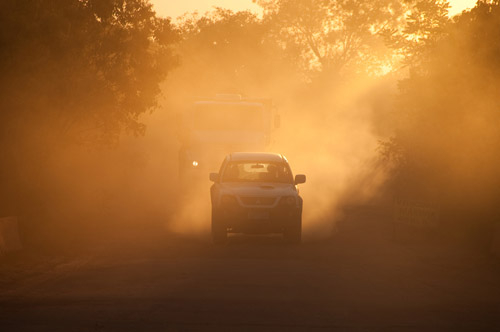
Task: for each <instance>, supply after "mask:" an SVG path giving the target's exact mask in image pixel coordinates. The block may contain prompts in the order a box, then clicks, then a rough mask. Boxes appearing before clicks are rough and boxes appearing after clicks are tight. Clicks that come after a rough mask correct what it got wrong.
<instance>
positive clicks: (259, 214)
mask: <svg viewBox="0 0 500 332" xmlns="http://www.w3.org/2000/svg"><path fill="white" fill-rule="evenodd" d="M248 219H269V212H268V211H250V212H248Z"/></svg>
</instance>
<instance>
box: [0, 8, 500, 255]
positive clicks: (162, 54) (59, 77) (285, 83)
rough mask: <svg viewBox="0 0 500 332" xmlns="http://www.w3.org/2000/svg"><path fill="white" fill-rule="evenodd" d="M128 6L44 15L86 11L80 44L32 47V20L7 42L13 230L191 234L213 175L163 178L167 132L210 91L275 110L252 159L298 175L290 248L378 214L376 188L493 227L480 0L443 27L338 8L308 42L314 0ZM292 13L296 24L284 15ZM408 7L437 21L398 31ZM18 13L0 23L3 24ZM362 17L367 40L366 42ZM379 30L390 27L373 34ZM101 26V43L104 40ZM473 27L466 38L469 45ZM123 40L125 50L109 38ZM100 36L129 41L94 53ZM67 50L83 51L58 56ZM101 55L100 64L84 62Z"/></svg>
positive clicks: (493, 82) (488, 70)
mask: <svg viewBox="0 0 500 332" xmlns="http://www.w3.org/2000/svg"><path fill="white" fill-rule="evenodd" d="M136 2H137V5H138V6H142V7H143V9H144V13H146V14H147V15H146V14H145V16H144V17H142V16H141V17H135V16H134V15H132V14H133V13H131V15H126V14H127V13H125V12H123V11H121V9H120V10H118V9H117V10H116V13H115V14H113V15H124V17H123V19H124V20H131V22H129V23H127V24H122V25H121V24H119V23H117V22H118V21H116V22H115V21H113V20H107V19H106V17H105V15H111V14H109V13H108V11H107V9H106V8H97V7H95V8H94V7H92V6H90V2H88V3H87V2H78V1H77V2H75V3H74V6H75V7H74V8H73V7H71V6H69V5H68V7H61V8H60V9H58V10H59V11H58V12H57V13H58V15H60V17H68V15H66V14H67V12H66V11H72V10H82V11H83V12H85V13H91V14H92V15H90V14H89V15H87V16H82V17H80V18H79V19H80V20H81V22H79V24H80V25H81V27H82V29H83V28H84V27H88V26H90V25H89V24H90V23H92V24H94V23H96V17H100V16H103V18H102V19H99V20H98V22H105V23H106V24H110V25H113V24H115V25H116V26H115V28H116V29H115V30H113V29H107V28H106V27H103V26H101V25H97V26H98V27H99V28H96V30H95V31H94V32H95V33H96V35H95V36H93V37H95V38H93V37H92V36H91V37H89V36H88V35H86V34H77V35H75V36H73V37H68V38H66V37H64V36H60V35H59V34H57V33H54V34H53V35H51V36H52V37H50V38H55V39H57V38H61V40H60V43H61V45H63V46H64V45H66V46H67V47H66V48H65V47H63V46H61V47H59V46H57V45H59V44H57V43H51V42H46V43H42V45H41V46H40V45H39V44H38V39H37V38H38V37H37V36H39V29H38V28H37V26H36V25H34V26H33V27H31V26H30V27H25V28H26V31H25V33H26V34H27V35H29V36H31V37H30V38H31V39H29V38H25V39H23V40H22V41H19V42H20V43H21V44H19V45H17V44H16V45H14V46H12V45H11V46H12V47H11V51H12V52H11V53H12V54H13V55H15V56H12V58H13V59H14V58H16V59H19V60H18V61H14V60H12V61H11V62H8V63H10V65H6V66H4V67H5V68H7V67H9V66H10V67H9V68H10V69H9V71H6V75H5V77H4V78H3V79H2V82H1V83H2V87H3V88H4V90H5V91H4V92H3V96H4V98H2V99H1V100H2V102H1V103H2V105H3V106H2V109H5V110H9V112H7V111H6V112H4V113H3V114H1V119H0V120H2V121H1V123H2V126H3V127H2V136H1V137H0V144H1V147H2V150H3V151H4V154H5V160H7V162H6V163H5V165H3V167H2V169H1V171H2V173H1V174H0V179H1V180H2V184H3V188H2V192H1V197H2V202H1V203H0V209H1V212H2V214H4V215H19V216H20V218H21V220H24V221H23V225H24V226H23V227H25V235H26V237H27V238H29V239H31V240H32V241H35V242H36V241H37V240H41V239H45V240H47V239H48V241H47V242H57V241H62V242H65V243H67V245H68V246H71V245H73V244H74V243H75V242H77V241H79V239H93V238H100V239H101V240H105V241H108V240H112V239H115V238H116V239H117V238H119V237H120V236H132V237H133V236H138V235H139V234H141V230H158V229H161V231H162V232H174V233H178V234H184V235H188V236H194V237H196V238H200V239H204V240H208V239H209V236H208V235H209V230H210V218H211V216H210V195H209V188H210V182H209V180H208V173H209V172H210V171H217V168H216V167H215V169H210V170H206V174H203V176H202V178H201V179H200V180H199V182H197V183H195V184H192V183H191V184H189V185H186V184H184V183H182V182H181V181H180V179H179V149H180V147H181V137H182V136H183V135H184V134H185V132H183V130H184V128H183V127H182V126H181V124H180V122H179V118H181V117H182V114H183V113H184V112H185V109H186V107H188V105H189V103H190V100H192V99H193V98H197V97H214V96H215V95H216V94H219V93H222V94H240V95H242V96H244V97H249V98H269V99H271V100H272V101H273V103H274V104H275V105H276V110H277V112H278V113H279V114H280V116H281V127H280V128H279V129H276V130H275V131H274V132H273V134H272V137H271V143H270V144H269V145H268V146H267V147H266V148H265V150H267V151H271V152H276V153H282V154H284V155H285V156H286V157H287V158H288V160H289V161H290V165H291V167H292V170H293V172H294V174H306V176H307V182H306V183H305V184H302V185H299V189H300V193H301V196H302V197H303V199H304V212H303V226H304V233H305V239H306V240H310V241H314V240H317V239H322V238H324V237H330V236H331V235H332V233H333V232H334V231H335V225H336V222H337V221H339V220H341V219H342V218H343V213H344V210H345V209H346V208H347V207H349V206H355V205H359V204H372V203H375V202H376V203H377V204H384V200H387V197H388V196H386V190H387V188H389V189H391V190H393V192H392V194H396V195H401V196H405V197H419V198H420V197H424V198H425V199H429V200H432V199H435V198H436V197H437V199H439V200H441V203H442V206H445V207H447V208H449V209H450V210H451V209H453V207H454V206H461V204H462V203H464V202H467V204H469V203H470V204H469V205H466V204H463V206H467V208H469V210H470V211H468V213H469V216H470V215H473V213H474V211H487V212H488V213H489V212H491V213H490V214H491V215H490V216H487V218H489V219H491V220H493V218H494V216H495V215H496V213H497V209H496V208H495V205H496V204H497V197H498V195H497V194H498V178H499V177H498V167H497V165H498V164H499V160H498V154H497V153H496V151H497V150H498V149H497V148H498V141H499V138H498V128H497V126H496V123H498V121H497V120H498V119H497V113H498V112H497V111H498V95H499V93H498V86H499V85H498V84H497V83H498V75H496V74H497V73H498V68H497V67H498V61H497V58H495V56H496V55H497V54H498V52H497V50H496V49H495V48H494V47H493V46H488V45H490V44H491V45H493V44H492V43H486V42H481V40H497V38H496V37H497V36H496V35H495V34H494V31H498V29H496V28H495V27H496V26H495V25H494V22H495V21H494V20H492V21H488V20H483V17H486V16H487V15H492V16H493V15H498V12H499V11H498V3H497V2H487V1H482V2H480V3H478V5H477V6H476V8H475V9H473V10H472V11H471V12H468V13H464V14H463V15H461V16H459V17H455V18H454V19H453V21H450V19H449V18H448V16H447V5H446V3H444V2H436V3H434V5H433V6H430V7H425V8H423V7H419V6H417V5H416V6H415V7H411V8H410V7H407V6H411V4H408V3H407V2H397V1H394V2H391V4H388V6H390V7H391V10H386V11H384V10H379V9H378V8H373V6H371V5H369V4H368V3H364V2H359V3H358V4H359V12H356V13H357V14H356V15H357V16H356V15H351V14H352V13H351V12H350V11H351V10H354V9H352V8H350V7H349V8H343V7H342V6H340V5H339V6H340V7H338V8H337V9H338V10H341V11H344V12H343V13H344V14H345V17H344V18H345V22H344V23H345V24H344V25H339V26H334V28H332V29H333V30H332V31H331V34H326V35H325V34H322V33H323V32H324V30H323V29H324V28H325V26H328V27H332V26H333V25H334V24H337V23H338V21H336V19H335V18H332V17H331V15H330V16H329V14H328V13H329V11H328V10H326V11H325V8H324V7H321V6H322V5H321V4H320V2H314V3H315V4H317V5H319V6H320V7H319V8H317V10H311V11H305V12H304V11H302V10H301V8H302V7H301V6H304V3H302V2H297V3H294V2H286V3H287V4H286V6H285V5H283V7H280V6H281V2H273V1H262V2H258V3H259V4H260V5H262V6H264V7H265V8H264V14H263V16H262V17H259V16H257V15H255V14H252V13H251V12H232V11H229V10H224V9H221V8H219V9H215V10H213V11H212V12H209V13H207V14H205V15H204V16H199V15H197V14H186V15H185V16H183V17H180V18H178V19H177V20H176V21H175V23H172V21H171V20H169V19H165V20H159V19H157V18H155V17H154V12H153V11H152V9H151V7H150V6H149V5H148V4H147V2H141V1H136ZM273 3H274V4H275V6H274V5H272V4H273ZM283 3H284V2H283ZM356 3H357V2H356ZM115 5H116V4H112V5H110V6H111V7H113V6H115ZM9 6H10V7H12V8H10V7H9V8H10V9H9V11H10V12H12V13H15V14H16V15H19V16H20V17H21V16H23V15H27V14H29V15H33V17H31V18H29V19H30V20H33V21H36V20H37V19H40V17H42V18H43V19H45V20H46V21H50V20H51V17H52V16H51V15H52V13H51V10H49V9H47V8H45V9H44V8H42V9H44V10H43V11H42V12H40V13H34V12H33V13H31V12H29V13H28V12H24V11H23V10H24V9H23V8H21V7H16V6H17V5H15V4H10V5H9ZM89 6H90V7H89ZM294 6H297V7H294ZM363 6H365V7H363ZM405 6H406V7H405ZM111 7H110V8H111ZM142 7H141V8H142ZM356 8H357V7H356ZM111 9H112V8H111ZM122 9H123V8H122ZM92 10H96V13H92ZM126 10H132V7H130V8H127V9H126ZM356 10H358V9H356ZM422 10H428V11H430V13H428V14H429V16H425V15H423V14H422V13H420V12H419V11H422ZM299 14H300V15H311V17H306V18H307V19H305V18H304V20H295V19H296V15H299ZM420 14H422V15H421V16H422V17H433V20H434V19H435V20H436V21H435V22H434V21H433V22H434V23H433V24H439V25H441V26H442V27H443V29H442V30H439V31H437V30H436V31H435V30H432V31H426V30H425V29H426V28H427V27H428V26H433V25H425V24H423V25H422V26H421V27H415V31H413V32H412V34H413V35H411V34H410V33H409V32H408V31H409V30H407V29H406V30H405V28H406V26H407V23H408V21H407V19H408V20H409V21H411V15H420ZM430 14H432V15H430ZM148 15H149V16H148ZM294 15H295V16H294ZM363 15H365V16H363ZM408 15H409V16H408ZM406 16H408V17H410V18H408V17H406ZM496 17H497V16H496ZM347 18H351V19H352V20H353V21H351V20H350V19H347ZM75 19H76V18H75ZM136 20H138V21H136ZM18 21H19V20H15V19H9V20H4V22H8V23H9V24H10V25H12V26H13V27H16V26H17V24H19V23H18ZM364 21H366V22H364ZM89 22H90V23H89ZM152 22H153V23H154V24H153V23H152ZM318 22H319V23H321V24H316V23H318ZM42 23H43V22H42ZM63 23H64V22H63ZM61 24H62V23H61ZM290 24H292V25H293V24H309V26H306V27H305V28H310V29H312V30H311V31H313V32H312V34H311V35H309V36H307V35H301V34H300V31H306V32H307V31H309V30H308V29H303V30H300V29H299V30H293V29H290ZM332 24H333V25H332ZM376 24H380V27H379V28H380V31H377V32H374V27H375V25H376ZM68 26H70V25H68ZM386 26H390V27H393V28H394V29H392V30H390V31H389V32H390V33H391V35H387V33H388V31H384V30H383V29H382V28H383V27H386ZM471 26H474V27H476V28H475V30H474V29H472V30H471V28H470V27H471ZM143 28H144V29H146V30H147V31H146V30H144V31H146V32H144V31H142V30H141V31H140V33H139V32H137V31H135V30H134V31H133V29H139V30H140V29H143ZM358 28H359V29H358ZM483 28H484V29H483ZM30 29H31V30H30ZM99 29H101V30H102V31H101V30H99ZM120 29H121V30H120ZM127 29H128V30H127ZM314 29H319V30H317V31H316V32H314ZM335 29H337V30H335ZM362 29H364V30H363V32H362V33H359V31H361V30H362ZM59 30H60V31H66V30H68V29H63V28H61V29H54V31H59ZM75 30H76V29H75ZM5 31H15V29H14V28H5ZM110 31H115V32H116V35H110V36H108V35H106V34H107V33H111V32H110ZM120 31H121V32H120ZM297 31H299V32H297ZM475 31H482V32H481V33H483V35H482V36H481V38H476V37H475ZM136 32H137V34H134V33H136ZM68 33H74V32H73V30H71V29H70V31H69V32H68ZM128 33H130V35H135V36H137V38H138V40H128V39H126V40H121V39H120V38H121V37H122V36H123V35H127V34H128ZM342 33H345V34H351V35H352V36H353V38H352V40H353V41H354V42H353V43H354V44H353V45H351V46H352V47H358V48H356V51H355V52H352V53H349V54H348V53H346V52H347V51H346V50H345V49H342V43H341V42H340V41H339V40H337V41H336V42H332V41H331V40H330V39H329V38H334V37H335V36H338V35H341V34H342ZM358 33H359V35H358ZM398 34H399V35H398ZM405 34H406V35H405ZM433 34H437V35H435V36H434V35H433ZM415 36H416V37H415ZM11 37H12V38H11V39H12V40H14V39H15V38H16V37H15V36H11ZM63 37H64V38H63ZM308 37H309V38H311V37H315V38H316V37H317V39H314V38H313V39H308ZM382 37H384V38H385V39H384V38H382ZM417 37H418V38H417ZM9 38H10V37H9ZM50 38H48V39H50ZM78 38H81V40H80V39H78ZM99 38H102V40H101V39H99ZM113 38H116V39H117V40H121V42H123V43H129V44H127V47H122V46H120V45H121V44H120V43H116V45H115V44H112V43H110V44H109V47H110V50H107V49H102V47H101V46H102V44H106V41H107V40H108V39H113ZM391 38H392V39H391ZM426 38H427V39H426ZM11 39H9V40H11ZM6 40H7V39H6ZM74 41H78V42H74ZM313 41H315V42H316V43H317V45H311V43H312V42H313ZM22 43H25V44H22ZM65 43H66V44H65ZM68 43H69V44H68ZM356 43H359V44H356ZM7 44H8V43H7V41H6V45H7ZM8 45H10V44H8ZM80 45H87V47H88V49H91V50H93V51H92V52H91V51H89V52H88V54H87V53H85V57H75V56H74V54H80V53H81V52H80V53H75V52H77V51H78V50H79V47H80ZM35 47H36V48H40V47H42V48H43V49H44V50H45V52H46V53H47V57H45V58H43V59H42V60H43V61H45V62H43V64H44V65H43V66H41V65H40V64H39V63H38V62H37V60H33V59H32V58H33V56H32V54H33V52H32V51H31V50H32V49H34V48H35ZM115 48H116V49H115ZM63 50H64V52H63ZM75 50H76V51H75ZM344 51H345V52H344ZM16 52H18V53H19V54H18V53H16ZM99 52H102V54H101V53H99ZM106 52H108V53H109V54H108V53H106ZM127 52H128V53H127ZM122 53H123V54H122ZM6 54H7V53H6ZM9 54H10V53H9ZM82 54H83V53H82ZM116 54H121V55H123V56H121V57H114V55H116ZM56 55H57V57H56ZM348 55H349V56H348ZM328 57H329V58H328ZM110 58H116V62H112V61H109V63H108V62H106V61H104V60H102V59H110ZM2 59H3V58H2ZM61 59H62V60H61ZM128 59H135V60H134V61H129V60H128ZM478 59H479V60H478ZM63 60H64V63H65V65H64V66H61V65H60V63H61V62H62V61H63ZM9 61H10V60H9ZM23 61H24V62H23ZM25 62H27V63H28V64H29V66H28V65H27V64H26V63H25ZM6 63H7V62H6ZM472 64H473V65H472ZM42 67H43V68H42ZM23 68H29V69H30V70H31V71H29V70H26V71H24V69H23ZM124 68H125V69H124ZM381 68H383V69H384V70H381ZM397 68H403V69H397ZM408 68H410V70H409V71H408V70H407V69H408ZM386 69H388V70H386ZM389 69H392V70H389ZM134 75H135V76H134ZM495 75H496V76H495ZM26 84H27V85H26ZM25 85H26V86H25ZM157 96H160V97H159V98H157ZM148 110H150V111H151V113H148V112H147V111H148ZM471 110H472V111H471ZM240 120H241V119H240ZM94 133H95V135H93V134H94ZM381 142H382V144H381ZM227 152H229V151H227ZM381 152H382V153H381ZM382 156H384V158H387V160H389V161H390V162H389V163H384V162H382V160H381V158H382ZM389 167H390V168H389ZM471 192H474V193H476V194H475V195H472V194H470V193H471ZM472 196H473V197H472ZM471 202H474V203H473V204H472V203H471ZM473 205H474V206H473ZM455 212H456V211H455ZM456 214H457V215H458V214H461V213H460V211H459V212H456ZM462 215H465V214H462ZM485 218H486V217H485ZM125 234H128V235H125Z"/></svg>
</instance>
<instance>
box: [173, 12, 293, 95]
mask: <svg viewBox="0 0 500 332" xmlns="http://www.w3.org/2000/svg"><path fill="white" fill-rule="evenodd" d="M178 29H179V31H181V41H180V43H179V45H178V48H177V53H178V54H179V56H180V59H181V60H180V61H181V63H180V66H179V68H178V69H177V70H176V71H175V72H174V73H172V76H170V79H169V80H168V81H169V82H168V83H171V84H172V86H168V87H167V88H166V90H167V93H171V94H175V95H171V97H172V98H176V97H179V96H181V95H184V97H192V96H196V95H215V94H216V93H221V92H226V93H228V92H229V93H243V94H248V95H253V96H255V95H269V92H268V90H269V89H273V87H275V86H280V85H281V84H282V82H279V83H277V82H276V81H275V79H276V78H277V77H281V75H280V74H278V73H282V72H284V71H286V72H287V73H288V75H293V71H294V69H293V68H291V67H287V66H286V63H287V60H286V59H285V58H284V56H283V54H282V52H281V50H280V49H279V47H278V45H276V43H275V41H274V40H273V39H271V38H269V34H268V31H269V26H268V24H266V23H265V22H263V21H262V20H261V19H260V18H259V17H257V16H256V15H255V14H253V13H251V12H249V11H240V12H233V11H231V10H225V9H222V8H216V9H215V10H214V11H212V12H209V13H207V14H206V15H204V16H201V17H200V16H198V15H197V14H192V15H186V16H184V17H182V18H181V19H180V21H179V24H178ZM284 67H286V69H283V68H284ZM266 90H267V93H265V92H266Z"/></svg>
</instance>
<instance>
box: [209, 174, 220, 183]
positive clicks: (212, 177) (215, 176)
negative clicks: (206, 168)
mask: <svg viewBox="0 0 500 332" xmlns="http://www.w3.org/2000/svg"><path fill="white" fill-rule="evenodd" d="M210 181H212V182H219V173H210Z"/></svg>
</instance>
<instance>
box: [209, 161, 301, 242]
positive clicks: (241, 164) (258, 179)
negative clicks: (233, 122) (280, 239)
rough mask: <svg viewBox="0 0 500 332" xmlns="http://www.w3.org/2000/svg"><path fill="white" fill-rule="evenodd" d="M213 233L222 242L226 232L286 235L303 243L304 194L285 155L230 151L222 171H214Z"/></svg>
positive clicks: (298, 177) (299, 180) (298, 176)
mask: <svg viewBox="0 0 500 332" xmlns="http://www.w3.org/2000/svg"><path fill="white" fill-rule="evenodd" d="M210 180H211V181H213V182H214V184H213V185H212V187H211V188H210V196H211V199H212V237H213V240H214V243H224V242H225V241H226V239H227V233H228V232H231V233H246V234H264V233H283V234H284V237H285V239H286V240H288V241H289V242H291V243H300V240H301V234H302V198H301V197H300V196H299V192H298V190H297V185H298V184H300V183H304V182H306V176H305V175H302V174H298V175H296V176H295V178H294V177H293V176H292V171H291V169H290V166H289V165H288V161H287V160H286V158H285V157H284V156H283V155H281V154H275V153H254V152H236V153H231V154H230V155H228V156H227V157H226V158H225V159H224V161H223V163H222V166H221V168H220V171H219V173H211V174H210Z"/></svg>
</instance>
